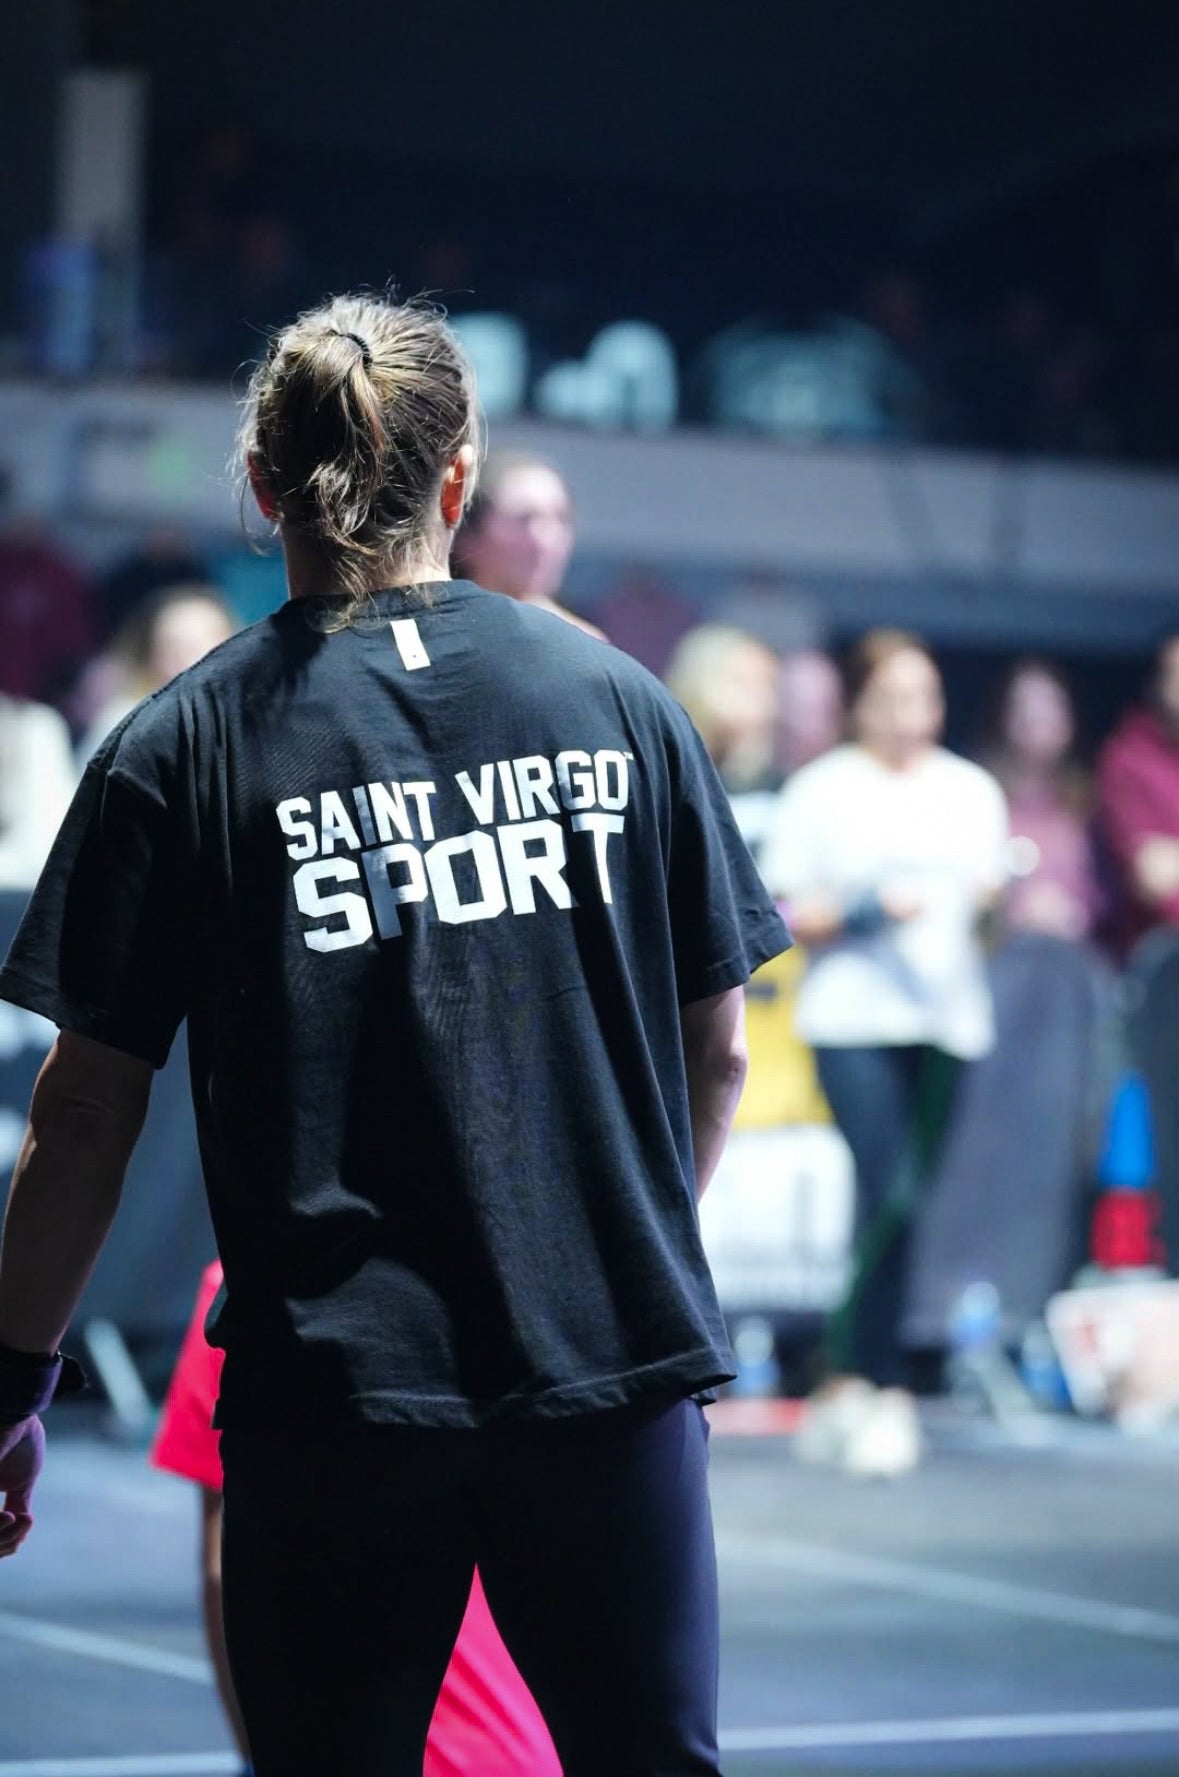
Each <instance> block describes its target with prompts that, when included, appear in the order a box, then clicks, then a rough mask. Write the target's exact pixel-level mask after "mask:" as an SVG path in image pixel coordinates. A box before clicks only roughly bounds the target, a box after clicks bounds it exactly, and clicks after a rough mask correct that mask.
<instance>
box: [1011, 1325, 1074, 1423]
mask: <svg viewBox="0 0 1179 1777" xmlns="http://www.w3.org/2000/svg"><path fill="white" fill-rule="evenodd" d="M1019 1373H1020V1375H1021V1376H1022V1378H1023V1384H1024V1387H1025V1388H1026V1389H1027V1391H1028V1393H1029V1395H1030V1396H1031V1397H1032V1400H1033V1401H1034V1402H1035V1404H1036V1406H1037V1407H1038V1408H1039V1409H1040V1411H1041V1412H1042V1413H1060V1412H1063V1411H1064V1410H1065V1409H1066V1408H1067V1407H1069V1406H1070V1405H1071V1402H1070V1400H1069V1392H1068V1384H1067V1383H1066V1381H1065V1379H1064V1371H1063V1370H1062V1369H1061V1367H1060V1359H1059V1358H1058V1357H1057V1355H1056V1346H1055V1345H1054V1344H1053V1342H1052V1334H1051V1333H1050V1332H1049V1331H1048V1328H1047V1327H1046V1326H1045V1325H1044V1322H1043V1321H1042V1320H1034V1321H1033V1322H1032V1323H1031V1325H1030V1326H1029V1327H1028V1329H1027V1332H1026V1333H1025V1334H1024V1336H1023V1343H1022V1344H1021V1346H1020V1350H1019Z"/></svg>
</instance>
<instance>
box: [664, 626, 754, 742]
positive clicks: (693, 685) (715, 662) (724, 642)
mask: <svg viewBox="0 0 1179 1777" xmlns="http://www.w3.org/2000/svg"><path fill="white" fill-rule="evenodd" d="M750 652H753V653H756V654H763V655H764V656H765V657H766V659H767V660H773V659H774V658H775V656H774V651H773V649H772V648H769V647H767V645H766V644H765V642H762V641H759V640H758V638H757V637H756V636H752V635H750V634H749V633H748V631H746V630H744V629H736V628H734V627H733V626H732V625H731V624H728V623H701V624H698V625H697V626H696V628H695V629H690V630H689V631H688V633H687V635H686V636H684V637H683V638H682V639H681V640H680V641H679V642H678V643H677V644H676V648H675V652H674V653H673V654H672V657H671V659H670V660H669V661H668V663H667V668H666V670H665V672H664V675H663V682H664V684H665V685H666V686H667V689H668V690H669V691H670V692H671V694H672V696H673V697H674V698H675V699H676V701H677V702H678V703H681V704H682V705H683V706H684V709H685V710H686V711H687V712H688V715H689V716H690V717H691V718H692V723H693V725H694V727H696V728H697V729H698V730H699V731H700V734H701V735H702V736H703V738H704V742H705V745H708V744H709V743H710V741H711V737H712V733H713V730H714V728H715V719H714V712H715V709H716V684H717V680H718V678H719V677H720V676H721V674H722V673H723V672H724V670H725V667H726V666H727V665H728V663H729V661H730V660H731V659H732V658H733V656H734V655H735V654H748V653H750Z"/></svg>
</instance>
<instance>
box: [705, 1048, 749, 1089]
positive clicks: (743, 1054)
mask: <svg viewBox="0 0 1179 1777" xmlns="http://www.w3.org/2000/svg"><path fill="white" fill-rule="evenodd" d="M748 1072H749V1050H748V1048H747V1046H746V1043H745V1039H744V1036H743V1035H742V1036H739V1037H734V1039H733V1041H732V1042H731V1043H729V1044H727V1045H726V1047H725V1048H724V1049H722V1050H720V1051H719V1052H718V1053H717V1054H716V1056H715V1057H714V1058H713V1063H712V1073H713V1078H714V1079H715V1081H716V1084H717V1085H718V1086H721V1087H725V1088H726V1089H727V1090H728V1091H729V1092H731V1093H732V1094H733V1095H734V1097H736V1095H737V1094H738V1093H740V1091H741V1090H742V1088H743V1086H744V1085H745V1076H746V1075H747V1074H748Z"/></svg>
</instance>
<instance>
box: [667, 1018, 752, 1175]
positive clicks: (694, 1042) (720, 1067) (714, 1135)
mask: <svg viewBox="0 0 1179 1777" xmlns="http://www.w3.org/2000/svg"><path fill="white" fill-rule="evenodd" d="M680 1030H681V1032H682V1034H683V1043H684V1065H685V1067H686V1070H687V1075H688V1104H689V1107H690V1109H691V1115H692V1152H693V1154H694V1156H695V1161H696V1195H697V1196H698V1197H703V1195H704V1193H705V1191H706V1190H707V1188H708V1185H709V1182H710V1180H711V1179H712V1175H713V1173H714V1172H715V1171H716V1168H717V1165H718V1163H719V1161H720V1157H721V1154H722V1153H723V1152H724V1146H725V1142H726V1141H727V1140H728V1136H729V1130H730V1129H731V1127H732V1123H733V1118H734V1116H735V1115H736V1113H737V1105H738V1102H739V1100H740V1097H741V1088H742V1087H743V1086H744V1084H745V1074H746V1071H747V1069H748V1056H747V1053H746V1048H745V989H744V988H743V987H731V988H729V989H728V990H727V992H725V993H718V994H714V995H713V996H712V998H711V999H707V1000H694V1001H693V1002H692V1004H691V1005H688V1006H681V1007H680Z"/></svg>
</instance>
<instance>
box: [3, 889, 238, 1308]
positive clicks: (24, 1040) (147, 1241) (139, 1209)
mask: <svg viewBox="0 0 1179 1777" xmlns="http://www.w3.org/2000/svg"><path fill="white" fill-rule="evenodd" d="M24 904H25V897H24V896H23V895H20V894H13V893H0V955H5V954H7V951H8V946H9V944H10V943H11V941H12V937H13V934H14V932H15V931H16V927H17V923H18V921H19V920H20V916H21V913H22V912H23V910H24ZM55 1034H56V1032H55V1029H54V1026H53V1025H52V1024H50V1023H49V1022H48V1021H47V1020H46V1019H44V1018H37V1017H35V1016H34V1015H33V1014H32V1013H30V1012H23V1011H21V1010H20V1009H19V1008H17V1007H15V1006H10V1005H7V1004H5V1003H4V1002H3V1001H0V1169H2V1172H3V1180H4V1190H5V1194H6V1195H7V1188H8V1181H9V1179H10V1177H11V1174H12V1167H13V1164H14V1162H15V1160H16V1156H17V1152H18V1150H19V1147H20V1141H21V1137H22V1135H23V1134H24V1128H25V1117H26V1112H27V1111H28V1106H29V1094H30V1093H31V1091H32V1088H33V1082H34V1080H35V1079H36V1077H37V1071H38V1069H39V1068H40V1066H41V1063H42V1061H43V1060H44V1058H45V1054H46V1052H47V1050H48V1048H49V1046H50V1044H51V1043H52V1041H53V1038H54V1036H55ZM213 1253H214V1244H213V1233H212V1229H211V1228H210V1226H209V1215H208V1210H207V1208H206V1204H205V1187H204V1181H203V1179H202V1175H201V1166H200V1159H199V1156H198V1153H197V1142H196V1128H195V1125H194V1122H193V1114H192V1094H191V1091H190V1089H189V1083H188V1047H187V1044H186V1043H185V1040H184V1032H183V1031H181V1033H180V1035H179V1036H178V1037H177V1039H176V1042H175V1043H174V1045H173V1048H172V1054H171V1056H170V1058H169V1060H168V1065H167V1066H166V1067H165V1068H162V1069H161V1070H160V1072H159V1073H158V1074H156V1076H155V1080H154V1082H153V1085H152V1094H151V1103H150V1105H149V1107H148V1113H147V1120H146V1122H145V1123H144V1127H143V1133H142V1135H141V1136H140V1138H139V1142H138V1144H137V1146H136V1149H135V1153H134V1155H133V1156H132V1159H131V1165H130V1167H129V1168H128V1171H127V1183H126V1186H125V1188H124V1191H123V1200H122V1203H121V1204H120V1206H119V1213H118V1215H117V1216H116V1218H115V1224H114V1227H113V1228H112V1230H111V1233H110V1237H109V1239H108V1240H107V1243H106V1246H105V1247H104V1248H103V1252H102V1255H101V1257H100V1258H99V1261H98V1264H97V1265H96V1266H95V1270H94V1275H93V1277H92V1278H91V1280H90V1283H89V1284H88V1286H87V1289H86V1294H85V1295H84V1296H83V1298H82V1303H81V1307H80V1308H79V1311H78V1317H77V1318H78V1321H79V1322H80V1323H81V1322H85V1321H87V1320H94V1319H97V1318H103V1319H107V1320H112V1321H114V1322H115V1324H116V1325H117V1326H118V1327H119V1328H120V1329H121V1330H122V1331H123V1332H125V1333H129V1334H146V1335H149V1336H153V1335H165V1336H168V1337H172V1336H174V1335H175V1334H176V1333H177V1332H178V1330H179V1329H181V1328H182V1327H183V1326H184V1325H185V1324H186V1322H187V1320H188V1317H189V1315H190V1313H191V1311H192V1300H193V1295H194V1293H195V1290H196V1284H197V1278H198V1277H199V1275H200V1271H201V1267H202V1266H203V1265H206V1264H207V1263H208V1262H209V1260H210V1259H211V1258H212V1257H213Z"/></svg>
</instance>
